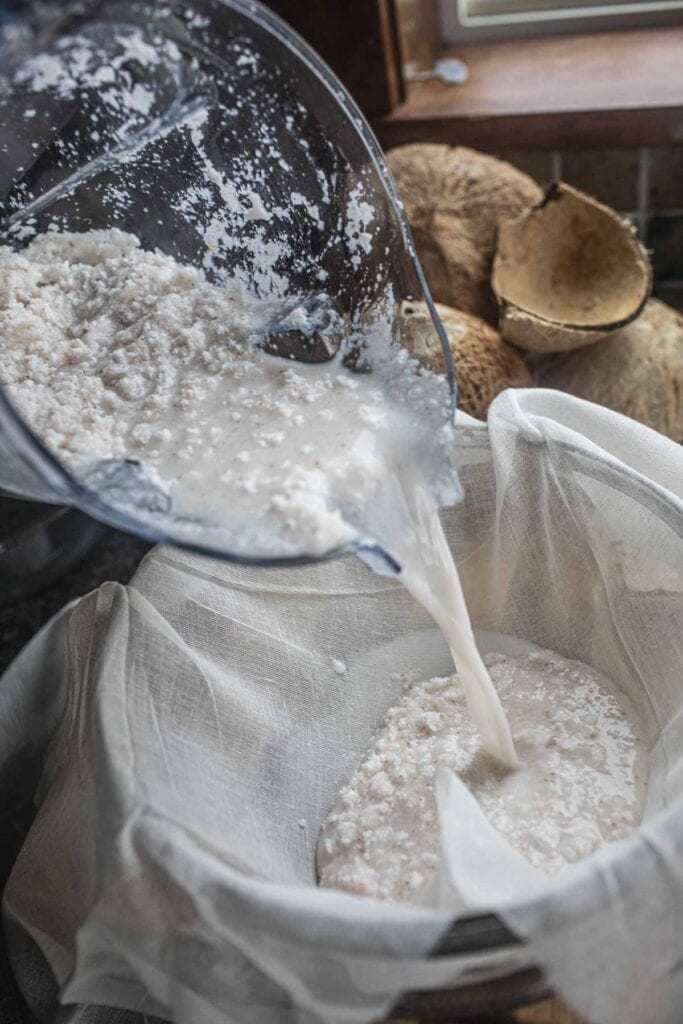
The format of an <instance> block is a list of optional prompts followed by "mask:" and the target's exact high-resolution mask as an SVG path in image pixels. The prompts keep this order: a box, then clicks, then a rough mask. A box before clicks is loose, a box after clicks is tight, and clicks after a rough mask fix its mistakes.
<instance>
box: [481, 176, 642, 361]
mask: <svg viewBox="0 0 683 1024" xmlns="http://www.w3.org/2000/svg"><path fill="white" fill-rule="evenodd" d="M492 285H493V290H494V292H495V294H496V296H497V298H498V301H499V303H500V329H501V331H502V333H503V337H504V338H505V339H506V340H507V341H509V342H511V343H512V344H514V345H517V346H518V347H519V348H523V349H526V350H528V351H531V352H560V351H567V350H570V349H574V348H581V347H583V346H585V345H592V344H594V343H595V342H596V341H599V340H601V338H603V337H604V336H605V335H606V334H608V333H610V332H613V331H615V330H618V329H619V328H620V327H623V326H625V325H626V324H628V323H630V322H631V321H632V320H634V319H635V318H636V317H637V316H638V314H639V313H640V311H641V310H642V308H643V306H644V305H645V302H646V301H647V298H648V296H649V294H650V287H651V273H650V264H649V260H648V258H647V253H646V251H645V249H644V248H643V247H642V245H640V243H639V242H638V239H637V238H636V234H635V230H634V228H633V227H632V226H631V225H629V224H626V223H625V222H624V221H622V220H621V218H620V217H619V216H618V215H617V214H616V213H614V211H613V210H610V209H609V207H607V206H603V204H602V203H598V202H596V201H595V200H594V199H591V198H590V196H587V195H584V193H583V192H579V191H578V189H574V188H571V186H569V185H565V184H564V183H558V184H555V185H552V186H551V187H550V189H549V190H548V192H547V194H546V196H545V199H544V200H543V202H541V203H540V204H539V205H537V206H536V207H534V208H533V209H531V210H528V211H526V212H524V213H522V214H521V215H520V216H519V217H518V218H516V219H515V220H513V221H506V222H504V223H501V225H500V227H499V231H498V241H497V246H496V255H495V259H494V263H493V275H492Z"/></svg>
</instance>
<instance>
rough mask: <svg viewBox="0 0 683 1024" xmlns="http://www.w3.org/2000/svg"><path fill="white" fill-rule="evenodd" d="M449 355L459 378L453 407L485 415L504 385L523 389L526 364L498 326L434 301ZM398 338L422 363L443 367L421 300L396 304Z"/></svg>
mask: <svg viewBox="0 0 683 1024" xmlns="http://www.w3.org/2000/svg"><path fill="white" fill-rule="evenodd" d="M436 311H437V313H438V314H439V317H440V319H441V323H442V324H443V326H444V330H445V331H446V335H447V337H448V343H449V346H450V349H451V352H452V354H453V362H454V363H455V369H456V374H457V378H458V408H459V409H462V410H463V411H464V412H467V413H469V414H470V416H475V417H476V418H477V419H479V420H484V419H486V413H487V411H488V407H489V405H490V404H491V402H492V401H493V399H494V398H495V397H496V395H498V394H500V392H501V391H504V390H505V388H528V387H532V386H533V380H532V379H531V375H530V373H529V371H528V369H527V368H526V365H525V364H524V362H523V361H522V359H521V358H520V356H519V355H518V354H517V353H516V352H515V350H514V349H513V348H510V346H509V345H506V344H505V342H504V341H503V339H502V338H501V336H500V334H499V333H498V331H496V330H494V329H493V327H491V326H490V325H489V324H487V323H486V322H485V321H484V320H481V319H480V318H479V317H477V316H472V314H471V313H463V312H461V311H460V310H458V309H451V307H450V306H444V305H441V304H440V303H436ZM401 341H402V343H403V344H404V345H405V346H406V348H407V349H408V351H409V352H410V353H411V355H413V356H414V357H415V358H416V359H417V360H418V362H420V363H421V364H422V365H423V366H428V367H429V368H430V369H432V370H435V371H436V372H437V373H445V372H446V358H445V356H444V351H443V348H442V347H441V341H440V339H439V336H438V334H437V332H436V329H435V327H434V322H433V321H432V318H431V315H430V313H429V308H428V306H427V304H426V303H425V302H404V303H403V305H402V306H401Z"/></svg>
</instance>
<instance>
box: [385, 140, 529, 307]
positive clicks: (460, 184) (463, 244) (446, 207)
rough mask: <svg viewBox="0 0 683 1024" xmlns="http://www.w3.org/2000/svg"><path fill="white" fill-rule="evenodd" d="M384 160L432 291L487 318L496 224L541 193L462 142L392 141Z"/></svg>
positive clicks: (510, 169) (509, 168) (524, 177)
mask: <svg viewBox="0 0 683 1024" xmlns="http://www.w3.org/2000/svg"><path fill="white" fill-rule="evenodd" d="M387 161H388V163H389V167H390V168H391V171H392V174H393V176H394V179H395V181H396V184H397V186H398V190H399V192H400V194H401V198H402V200H403V203H404V206H405V209H406V215H407V217H408V223H409V224H410V228H411V231H412V234H413V238H414V239H415V247H416V249H417V254H418V257H419V259H420V262H421V264H422V267H423V269H424V272H425V276H426V278H427V283H428V284H429V290H430V292H431V293H432V296H433V297H434V299H435V300H436V301H437V302H443V303H446V304H448V305H451V306H455V307H457V308H458V309H461V310H464V311H466V312H469V313H474V314H476V315H477V316H482V317H484V318H485V319H487V320H489V321H491V322H492V323H495V322H496V320H497V310H496V302H495V297H494V295H493V293H492V291H491V284H490V276H491V264H492V261H493V253H494V248H495V239H496V230H497V227H498V224H499V223H500V221H501V220H504V219H505V218H513V217H517V216H518V215H519V214H520V213H521V212H522V211H523V210H526V209H528V208H529V207H531V206H533V205H534V204H536V203H538V202H540V201H541V200H542V198H543V190H542V189H541V188H540V187H539V186H538V185H537V184H536V182H535V181H533V180H532V179H531V178H530V177H529V176H528V175H526V174H523V173H522V171H518V170H517V169H516V168H514V167H512V166H511V165H510V164H507V163H504V162H503V161H501V160H496V159H495V158H494V157H491V156H486V155H485V154H484V153H477V152H475V151H474V150H472V149H466V148H465V147H463V146H456V147H455V148H452V147H450V146H444V145H437V144H431V143H415V144H413V145H409V146H399V147H398V148H397V149H392V150H391V151H390V152H389V153H388V154H387Z"/></svg>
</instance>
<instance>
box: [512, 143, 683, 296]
mask: <svg viewBox="0 0 683 1024" xmlns="http://www.w3.org/2000/svg"><path fill="white" fill-rule="evenodd" d="M500 156H501V157H502V158H503V159H504V160H509V161H510V163H512V164H514V165H515V166H516V167H519V168H520V170H523V171H526V172H527V174H530V175H531V176H532V177H533V178H535V179H536V180H537V181H539V182H541V183H545V182H548V181H551V180H552V179H553V178H562V180H563V181H566V182H568V183H569V184H570V185H576V187H577V188H580V189H583V191H584V192H588V193H589V195H592V196H595V198H596V199H599V200H600V201H601V202H603V203H607V204H608V205H609V206H611V207H613V208H614V209H615V210H618V211H619V212H620V213H623V214H625V215H626V216H628V217H630V219H631V220H633V222H634V223H635V224H636V225H637V227H638V231H639V233H640V236H641V238H642V239H643V240H644V242H645V244H646V245H647V247H648V248H649V249H650V251H651V253H652V264H653V268H654V279H655V289H654V290H655V295H658V296H659V298H661V299H663V300H664V301H665V302H668V303H670V304H671V305H672V306H675V307H676V308H677V309H681V310H683V146H676V147H664V148H661V149H588V150H576V151H574V152H571V153H564V152H548V153H539V152H534V153H531V152H507V153H501V154H500Z"/></svg>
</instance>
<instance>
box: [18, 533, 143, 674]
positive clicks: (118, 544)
mask: <svg viewBox="0 0 683 1024" xmlns="http://www.w3.org/2000/svg"><path fill="white" fill-rule="evenodd" d="M149 548H150V545H149V544H148V543H147V542H146V541H142V540H139V539H138V538H136V537H131V536H129V535H128V534H125V533H118V532H117V531H116V530H110V529H103V530H102V534H101V536H100V538H99V540H98V541H97V542H96V544H95V545H94V547H93V548H91V550H90V551H89V552H88V553H87V554H86V555H85V557H84V558H83V559H82V561H80V562H79V563H78V564H77V565H75V566H73V567H72V568H71V569H69V570H68V571H67V572H66V573H64V575H62V576H60V577H59V578H58V579H57V580H55V581H54V582H53V583H51V584H49V585H48V586H47V587H46V588H45V589H44V590H41V591H39V592H37V593H35V594H30V595H29V596H27V597H25V598H23V599H21V600H19V601H11V602H10V603H9V604H5V605H3V604H0V673H2V672H4V670H5V669H6V668H7V666H8V665H9V663H10V662H11V661H12V659H13V658H14V657H15V656H16V655H17V654H18V653H19V651H20V650H21V648H22V647H23V646H24V645H25V644H26V643H28V641H29V640H30V639H31V637H32V636H33V635H34V634H35V633H37V631H38V630H39V629H40V627H41V626H42V625H43V623H45V622H47V620H48V619H49V618H51V617H52V616H53V615H54V614H55V612H58V611H59V609H60V608H61V607H62V606H63V605H65V604H66V603H67V601H72V600H73V599H74V598H77V597H81V596H82V595H83V594H87V593H89V591H91V590H94V589H95V588H96V587H98V586H99V585H100V584H101V583H104V582H106V581H107V580H115V581H116V582H118V583H128V581H129V580H130V578H131V576H132V575H133V573H134V572H135V570H136V568H137V567H138V565H139V563H140V561H141V559H142V557H143V555H144V554H145V552H147V551H148V550H149Z"/></svg>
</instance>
